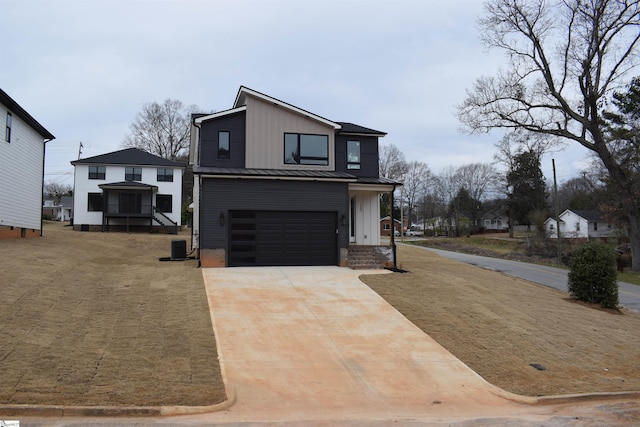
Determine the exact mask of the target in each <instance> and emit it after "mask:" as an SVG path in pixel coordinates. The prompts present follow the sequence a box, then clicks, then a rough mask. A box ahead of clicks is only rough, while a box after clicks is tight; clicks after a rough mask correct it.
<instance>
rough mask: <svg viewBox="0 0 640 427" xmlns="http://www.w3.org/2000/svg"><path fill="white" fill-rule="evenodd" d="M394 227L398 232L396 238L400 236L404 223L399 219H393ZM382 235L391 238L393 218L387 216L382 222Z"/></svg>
mask: <svg viewBox="0 0 640 427" xmlns="http://www.w3.org/2000/svg"><path fill="white" fill-rule="evenodd" d="M393 223H394V227H393V229H394V230H395V231H396V236H397V235H400V232H401V230H402V223H401V222H400V220H399V219H395V218H394V219H393ZM380 235H381V236H390V235H391V218H390V217H389V216H385V217H384V218H382V219H381V220H380Z"/></svg>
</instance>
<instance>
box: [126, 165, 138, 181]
mask: <svg viewBox="0 0 640 427" xmlns="http://www.w3.org/2000/svg"><path fill="white" fill-rule="evenodd" d="M124 180H125V181H142V168H134V167H126V168H124Z"/></svg>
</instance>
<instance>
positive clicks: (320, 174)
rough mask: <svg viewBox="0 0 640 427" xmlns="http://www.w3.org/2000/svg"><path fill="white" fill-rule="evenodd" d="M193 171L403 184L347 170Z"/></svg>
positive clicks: (196, 171) (195, 169)
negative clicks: (361, 175)
mask: <svg viewBox="0 0 640 427" xmlns="http://www.w3.org/2000/svg"><path fill="white" fill-rule="evenodd" d="M193 173H194V174H197V175H222V176H247V177H256V178H259V177H264V178H279V177H282V178H317V179H339V180H346V181H351V182H354V183H358V184H369V185H402V183H400V182H396V181H393V180H391V179H387V178H378V177H358V176H355V175H352V174H350V173H347V172H336V171H322V170H297V169H244V168H217V167H203V166H194V167H193Z"/></svg>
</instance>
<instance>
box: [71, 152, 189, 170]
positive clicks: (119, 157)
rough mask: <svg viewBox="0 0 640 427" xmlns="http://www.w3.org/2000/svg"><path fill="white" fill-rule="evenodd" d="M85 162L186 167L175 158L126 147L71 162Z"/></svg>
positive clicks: (75, 163)
mask: <svg viewBox="0 0 640 427" xmlns="http://www.w3.org/2000/svg"><path fill="white" fill-rule="evenodd" d="M85 163H91V164H96V163H97V164H101V165H135V166H171V167H174V168H184V167H185V165H184V163H180V162H174V161H173V160H169V159H165V158H163V157H160V156H156V155H153V154H150V153H147V152H146V151H142V150H140V149H138V148H125V149H124V150H118V151H113V152H111V153H106V154H101V155H99V156H93V157H87V158H86V159H78V160H74V161H72V162H71V164H72V165H77V164H85Z"/></svg>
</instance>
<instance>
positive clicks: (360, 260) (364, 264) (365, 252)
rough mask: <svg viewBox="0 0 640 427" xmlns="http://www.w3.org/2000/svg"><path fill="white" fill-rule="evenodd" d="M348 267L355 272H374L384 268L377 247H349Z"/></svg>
mask: <svg viewBox="0 0 640 427" xmlns="http://www.w3.org/2000/svg"><path fill="white" fill-rule="evenodd" d="M347 266H348V267H349V268H352V269H354V270H374V269H379V268H383V267H384V266H383V265H381V263H380V259H379V256H378V252H377V250H376V247H375V246H359V245H358V246H356V245H353V246H349V258H348V260H347Z"/></svg>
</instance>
